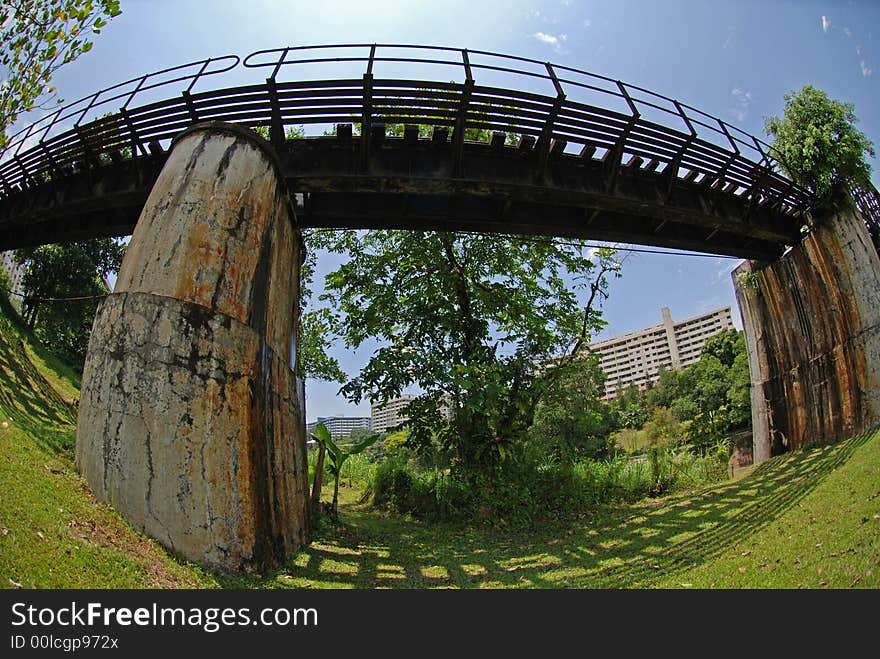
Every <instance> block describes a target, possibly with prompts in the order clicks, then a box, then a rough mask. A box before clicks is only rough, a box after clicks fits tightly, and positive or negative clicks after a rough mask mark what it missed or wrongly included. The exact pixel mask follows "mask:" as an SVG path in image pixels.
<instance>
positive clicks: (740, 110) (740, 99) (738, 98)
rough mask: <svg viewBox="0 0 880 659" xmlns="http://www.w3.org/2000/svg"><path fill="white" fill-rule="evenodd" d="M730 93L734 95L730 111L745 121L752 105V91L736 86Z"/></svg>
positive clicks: (738, 118) (738, 119)
mask: <svg viewBox="0 0 880 659" xmlns="http://www.w3.org/2000/svg"><path fill="white" fill-rule="evenodd" d="M730 95H731V96H733V107H732V108H730V113H731V114H732V115H733V116H734V117H736V120H737V121H745V119H746V117H747V116H749V108H750V107H751V105H752V92H750V91H748V90H747V89H741V88H739V87H734V88H733V89H731V90H730Z"/></svg>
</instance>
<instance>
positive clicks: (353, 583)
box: [221, 431, 876, 588]
mask: <svg viewBox="0 0 880 659" xmlns="http://www.w3.org/2000/svg"><path fill="white" fill-rule="evenodd" d="M874 432H876V431H874ZM874 432H870V433H866V434H863V435H860V436H857V437H853V438H851V439H849V440H846V441H844V442H841V443H839V444H836V445H834V446H829V447H823V448H815V449H811V450H808V451H802V452H795V453H791V454H788V455H785V456H781V457H779V458H775V459H773V460H772V461H770V462H768V463H765V464H763V465H761V466H760V467H759V468H758V469H756V470H755V471H754V472H753V473H752V474H751V475H749V476H747V477H745V478H743V479H742V480H740V481H736V482H732V483H728V484H726V485H722V486H717V487H714V488H712V489H709V490H704V491H702V492H697V493H693V494H692V495H679V496H677V497H672V498H670V499H668V500H665V501H662V502H645V503H642V504H640V505H636V506H628V507H626V508H622V509H619V510H615V511H608V512H605V513H602V514H596V516H595V517H588V516H585V517H584V518H583V519H582V520H575V522H577V524H575V525H569V526H567V527H566V526H553V527H548V528H546V529H542V530H540V531H538V532H534V531H531V532H510V533H499V532H492V531H487V530H483V529H475V528H469V527H465V526H461V525H445V524H425V523H422V522H416V521H407V520H404V519H401V518H399V517H396V516H389V515H385V514H382V513H381V512H378V511H376V510H372V509H366V508H363V507H359V506H356V505H354V504H348V505H346V506H344V507H343V509H342V513H343V516H342V518H343V521H344V524H345V525H344V526H343V527H342V528H341V529H339V530H337V531H336V532H327V531H326V530H325V531H323V532H319V533H318V534H317V537H316V539H315V540H314V541H313V543H312V544H311V545H310V546H308V547H306V548H305V549H303V550H302V551H301V552H299V554H297V555H296V556H294V557H293V558H292V559H291V560H290V561H289V562H288V563H287V565H285V566H284V567H283V568H281V569H279V570H276V571H274V572H273V573H271V574H267V575H264V577H263V578H261V579H231V578H221V582H222V583H224V584H225V585H229V586H233V587H243V586H249V587H264V588H265V587H324V588H327V587H329V588H352V587H354V588H436V587H465V588H467V587H470V588H473V587H490V588H495V587H516V588H530V587H539V588H568V587H579V588H629V587H640V586H648V585H650V584H651V582H652V581H654V580H656V579H658V578H661V577H664V578H665V577H668V576H669V575H670V574H675V573H676V572H678V571H681V570H685V569H688V568H690V567H692V566H694V565H697V564H700V563H703V562H705V561H708V560H710V559H712V558H714V557H716V556H718V555H719V554H721V553H722V552H724V551H725V550H726V549H727V548H729V547H731V546H732V545H735V544H737V543H738V542H740V541H742V540H744V539H746V538H748V537H750V536H752V535H753V534H754V533H756V532H758V531H760V530H761V529H763V528H764V527H766V526H767V525H768V524H770V523H771V522H773V521H774V520H775V519H777V518H778V517H779V516H781V515H782V514H783V513H785V512H786V511H787V510H789V509H791V508H792V507H793V506H794V505H796V504H797V503H798V502H799V501H800V500H801V499H803V498H804V497H805V496H806V495H807V494H809V493H810V492H811V491H812V490H813V489H814V488H815V487H816V486H817V485H818V484H819V483H820V482H821V481H822V480H823V479H824V478H825V477H826V476H827V475H828V474H830V473H831V472H832V471H833V470H834V469H836V468H837V467H839V466H840V465H842V464H844V463H845V462H846V461H847V460H848V459H849V458H850V457H851V456H852V454H853V452H855V451H856V450H857V449H858V448H859V447H860V446H862V445H863V444H865V443H866V442H867V441H868V440H869V439H870V438H871V437H872V436H873V435H874Z"/></svg>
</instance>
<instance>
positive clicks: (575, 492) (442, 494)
mask: <svg viewBox="0 0 880 659" xmlns="http://www.w3.org/2000/svg"><path fill="white" fill-rule="evenodd" d="M360 473H363V474H365V475H366V474H367V473H369V470H368V469H364V471H363V472H360ZM372 474H373V480H372V487H371V490H372V492H373V495H374V497H373V501H374V503H376V504H379V505H388V506H390V507H392V508H394V509H396V510H398V511H399V512H402V513H411V514H414V515H416V516H418V517H423V518H427V519H443V518H449V517H450V515H449V513H454V514H455V516H459V517H461V516H463V515H470V516H474V517H476V518H477V519H481V520H484V521H488V522H490V523H492V524H495V523H498V522H500V523H502V524H503V525H506V524H508V523H514V524H516V525H522V524H526V525H527V524H530V523H533V522H536V521H539V520H541V519H546V518H547V517H557V516H560V515H565V514H568V513H571V512H573V511H575V510H583V509H585V508H590V507H595V506H599V505H603V504H608V503H614V502H632V501H636V500H639V499H642V498H644V497H650V496H655V497H656V496H661V495H664V494H666V493H669V492H672V491H675V490H683V489H694V488H697V487H702V486H704V485H709V484H712V483H716V482H719V481H721V480H724V479H725V478H726V476H727V451H726V448H725V447H719V450H717V451H713V452H709V453H707V454H706V455H699V454H695V453H692V452H690V451H687V450H684V449H679V450H677V451H676V450H674V449H671V448H661V449H655V450H652V451H651V452H650V453H649V454H648V455H645V456H639V457H638V458H632V457H627V456H624V455H617V456H615V457H613V458H610V459H607V460H601V461H593V460H582V461H579V462H576V463H574V464H571V463H567V462H560V461H558V460H556V459H553V458H552V457H550V456H546V455H545V456H542V457H540V458H538V457H537V456H535V458H534V459H532V460H524V461H520V462H519V463H517V464H516V465H511V466H509V467H508V468H507V469H506V471H505V475H504V477H503V478H501V479H498V480H497V481H495V482H493V483H491V485H489V486H488V487H483V488H482V489H481V490H480V491H479V492H476V491H471V490H470V489H469V487H468V486H467V485H466V484H465V483H463V482H461V481H459V480H457V479H452V478H450V476H449V475H448V474H444V473H441V472H438V471H437V470H429V471H416V470H414V469H413V466H412V465H411V464H407V463H406V462H405V461H401V460H392V459H388V460H385V461H383V462H382V463H380V464H379V466H378V468H374V470H373V472H372ZM361 482H363V481H361Z"/></svg>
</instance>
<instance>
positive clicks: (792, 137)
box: [765, 85, 874, 199]
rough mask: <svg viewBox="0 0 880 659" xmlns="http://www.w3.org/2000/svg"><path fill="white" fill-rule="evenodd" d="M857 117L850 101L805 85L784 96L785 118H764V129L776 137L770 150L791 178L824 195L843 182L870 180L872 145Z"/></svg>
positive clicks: (817, 194)
mask: <svg viewBox="0 0 880 659" xmlns="http://www.w3.org/2000/svg"><path fill="white" fill-rule="evenodd" d="M857 121H858V119H857V118H856V115H855V112H854V106H853V104H852V103H842V102H840V101H836V100H834V99H832V98H829V97H828V95H827V94H826V93H825V92H824V91H822V90H821V89H816V88H815V87H812V86H811V85H806V86H805V87H804V88H803V89H801V90H800V91H799V92H793V93H790V94H786V95H785V111H784V116H783V117H782V118H780V117H777V116H770V117H765V131H766V132H767V134H768V135H770V136H771V137H773V147H772V149H773V151H774V153H775V155H776V156H777V157H778V158H779V161H780V163H781V165H782V167H783V168H784V170H785V171H786V173H787V174H788V175H789V176H790V177H791V178H792V180H794V181H795V182H796V183H799V184H800V185H803V186H804V187H806V188H808V189H809V190H811V191H812V192H813V193H814V194H815V195H816V197H818V198H820V199H825V198H827V197H828V195H829V194H830V193H831V191H832V190H833V189H834V188H835V187H837V186H839V185H840V184H842V183H856V184H862V183H865V182H867V181H869V179H870V174H871V167H870V165H869V164H868V163H867V161H866V160H865V156H866V155H869V156H873V155H874V145H873V144H872V143H871V141H870V140H869V139H868V138H867V137H866V136H865V134H864V133H863V132H861V131H860V130H859V129H858V128H856V127H855V124H856V122H857Z"/></svg>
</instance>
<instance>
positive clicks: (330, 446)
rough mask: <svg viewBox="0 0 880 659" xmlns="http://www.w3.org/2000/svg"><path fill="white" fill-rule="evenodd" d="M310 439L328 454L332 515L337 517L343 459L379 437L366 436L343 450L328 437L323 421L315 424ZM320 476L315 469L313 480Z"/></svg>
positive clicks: (362, 449)
mask: <svg viewBox="0 0 880 659" xmlns="http://www.w3.org/2000/svg"><path fill="white" fill-rule="evenodd" d="M312 439H314V440H315V441H316V442H318V443H319V444H321V445H322V446H323V447H326V449H327V455H328V456H330V473H331V474H333V505H332V508H333V517H338V508H339V476H340V474H341V472H342V465H343V464H345V461H346V460H348V459H349V458H350V457H351V456H353V455H357V454H358V453H361V452H362V451H364V449H367V448H369V447H370V446H372V445H373V444H375V443H376V441H377V440H378V439H379V435H378V434H375V435H372V436H371V437H367V438H366V439H365V440H364V441H362V442H361V443H360V444H355V445H354V446H352V447H351V448H350V449H348V450H347V451H343V450H342V449H341V448H339V446H337V445H336V443H335V442H334V441H333V439H332V438H331V437H330V431H329V430H328V429H327V426H325V425H324V424H323V423H319V424H318V425H316V426H315V432H314V433H313V434H312ZM318 478H320V476H319V474H318V471H317V469H316V470H315V481H316V482H317V479H318ZM318 496H320V491H318Z"/></svg>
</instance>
